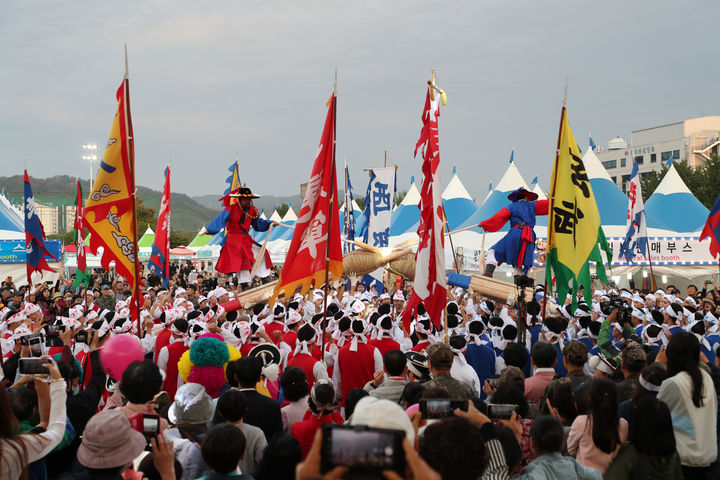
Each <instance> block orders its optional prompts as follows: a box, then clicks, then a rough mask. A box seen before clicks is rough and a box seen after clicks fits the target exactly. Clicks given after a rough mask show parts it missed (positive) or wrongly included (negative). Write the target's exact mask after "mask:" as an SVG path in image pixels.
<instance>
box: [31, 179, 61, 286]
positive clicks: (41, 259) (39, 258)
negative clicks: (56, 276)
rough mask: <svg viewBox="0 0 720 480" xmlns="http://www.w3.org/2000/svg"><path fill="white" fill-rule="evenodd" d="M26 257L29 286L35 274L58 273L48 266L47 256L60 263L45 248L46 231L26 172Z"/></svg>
mask: <svg viewBox="0 0 720 480" xmlns="http://www.w3.org/2000/svg"><path fill="white" fill-rule="evenodd" d="M24 213H25V255H26V260H25V261H26V271H27V282H28V285H32V274H33V272H40V276H41V277H42V272H43V271H48V272H56V271H57V270H53V269H52V268H50V265H48V263H47V260H46V259H45V255H48V256H50V257H51V258H53V259H54V260H55V261H56V262H57V261H58V259H57V258H55V257H54V256H53V255H52V254H51V253H50V252H49V251H48V249H47V248H46V247H45V229H44V228H43V224H42V222H41V221H40V217H38V214H37V207H36V205H35V196H34V195H33V192H32V187H31V186H30V177H28V173H27V170H25V212H24Z"/></svg>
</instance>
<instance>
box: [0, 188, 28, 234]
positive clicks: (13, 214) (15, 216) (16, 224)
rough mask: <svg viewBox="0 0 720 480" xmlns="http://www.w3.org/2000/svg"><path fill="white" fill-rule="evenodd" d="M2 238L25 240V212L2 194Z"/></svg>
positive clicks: (0, 220) (0, 229)
mask: <svg viewBox="0 0 720 480" xmlns="http://www.w3.org/2000/svg"><path fill="white" fill-rule="evenodd" d="M0 240H25V224H24V223H23V214H22V212H20V210H18V209H17V208H16V207H14V206H13V205H12V204H11V203H10V201H9V200H8V199H7V198H6V197H5V195H0Z"/></svg>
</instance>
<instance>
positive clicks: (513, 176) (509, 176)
mask: <svg viewBox="0 0 720 480" xmlns="http://www.w3.org/2000/svg"><path fill="white" fill-rule="evenodd" d="M520 187H524V188H525V189H526V190H530V189H529V188H528V184H527V183H525V179H524V178H523V176H522V175H521V174H520V170H518V168H517V166H516V165H515V162H510V165H509V166H508V168H507V170H505V174H504V175H503V176H502V178H501V179H500V181H499V182H498V184H497V185H495V188H494V189H493V190H496V191H498V192H512V191H513V190H516V189H518V188H520Z"/></svg>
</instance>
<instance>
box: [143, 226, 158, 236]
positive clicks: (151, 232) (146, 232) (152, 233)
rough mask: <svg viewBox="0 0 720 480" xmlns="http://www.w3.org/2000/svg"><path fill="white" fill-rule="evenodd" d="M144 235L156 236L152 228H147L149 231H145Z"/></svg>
mask: <svg viewBox="0 0 720 480" xmlns="http://www.w3.org/2000/svg"><path fill="white" fill-rule="evenodd" d="M143 235H155V232H153V229H152V228H150V227H147V230H145V233H143Z"/></svg>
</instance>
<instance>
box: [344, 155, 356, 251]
mask: <svg viewBox="0 0 720 480" xmlns="http://www.w3.org/2000/svg"><path fill="white" fill-rule="evenodd" d="M353 203H354V202H353V194H352V184H351V183H350V171H349V170H348V166H347V163H346V164H345V219H344V221H345V225H343V234H344V235H345V238H346V239H347V240H350V241H353V240H355V212H354V211H353ZM352 250H355V245H353V244H352V243H349V242H345V243H344V244H343V251H344V253H348V252H350V251H352Z"/></svg>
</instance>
